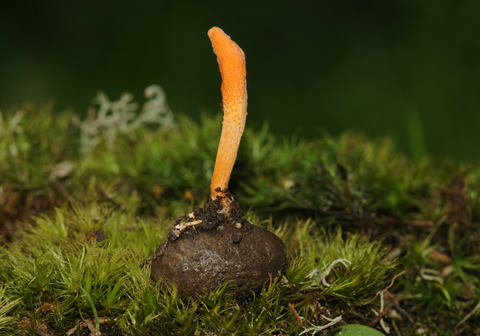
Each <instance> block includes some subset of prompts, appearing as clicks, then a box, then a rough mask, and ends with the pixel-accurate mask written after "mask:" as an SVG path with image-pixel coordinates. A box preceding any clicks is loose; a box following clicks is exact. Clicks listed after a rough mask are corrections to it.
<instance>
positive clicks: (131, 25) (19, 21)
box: [0, 0, 480, 163]
mask: <svg viewBox="0 0 480 336" xmlns="http://www.w3.org/2000/svg"><path fill="white" fill-rule="evenodd" d="M214 25H216V26H219V27H221V28H223V29H224V30H225V32H226V33H227V34H229V35H230V36H231V37H232V38H233V40H235V41H236V42H237V43H238V44H239V45H240V46H241V47H242V48H243V50H244V51H245V53H246V56H247V71H248V84H249V85H248V88H249V119H248V124H249V125H250V126H251V125H254V126H257V127H258V126H259V125H261V124H263V122H265V121H267V122H268V123H269V124H270V125H271V128H272V129H273V131H275V132H276V133H278V134H292V133H294V132H297V133H300V134H301V135H302V136H304V137H312V136H318V134H319V131H320V130H322V129H323V130H326V131H328V132H329V133H331V134H333V135H335V134H338V133H340V132H342V131H343V130H346V129H356V130H361V131H365V132H367V133H368V134H370V135H372V136H381V135H387V136H391V137H393V139H394V140H395V141H397V142H398V144H399V146H400V148H402V149H404V150H405V151H406V152H408V153H410V154H412V153H413V154H414V152H415V151H417V153H421V152H422V138H423V139H424V146H425V148H426V151H427V153H429V154H433V155H434V156H436V157H439V158H444V157H447V158H453V159H456V160H463V161H467V162H476V163H480V154H479V150H478V149H477V148H478V146H477V145H478V143H479V140H480V132H479V127H480V113H479V112H480V111H479V107H480V94H479V89H480V82H479V81H480V1H478V0H465V1H462V0H455V1H454V0H449V1H446V0H432V1H421V0H406V1H386V0H376V1H374V0H372V1H354V0H348V1H347V0H346V1H332V0H330V1H303V2H302V1H297V2H293V1H288V2H287V1H261V0H256V1H251V0H248V1H235V2H233V1H230V2H229V1H194V0H191V1H168V2H167V1H99V0H95V1H93V0H84V1H81V2H80V1H65V0H61V1H60V0H51V1H23V2H22V1H2V4H1V5H0V45H1V52H0V108H2V109H5V108H8V107H12V106H14V105H15V104H19V103H21V102H23V101H27V100H28V101H32V102H35V103H45V102H47V101H48V99H51V98H53V99H54V100H55V102H56V108H57V110H60V109H63V108H65V107H71V108H73V109H74V110H75V111H76V112H78V113H80V114H84V113H85V111H86V109H87V107H88V106H89V104H90V103H91V99H92V98H93V97H94V96H95V95H96V92H97V91H98V90H103V91H104V92H105V93H106V94H107V95H108V96H109V97H110V98H111V99H117V98H118V97H119V95H120V93H121V92H124V91H128V92H132V93H134V94H135V97H136V98H137V99H138V100H139V101H143V97H142V96H141V95H142V91H143V89H144V88H145V87H146V86H148V85H150V84H152V83H157V84H160V85H161V86H162V87H163V88H164V89H165V91H166V93H167V97H168V101H169V104H170V107H171V108H172V110H173V111H175V112H183V113H185V114H188V115H190V116H193V117H195V118H197V117H198V116H199V115H200V113H201V112H202V111H205V110H206V111H210V112H212V113H215V112H218V111H219V105H218V104H219V102H220V100H221V96H220V75H219V72H218V66H217V63H216V58H215V56H214V55H213V52H212V50H211V45H210V42H209V40H208V38H207V35H206V34H207V30H208V29H209V28H210V27H212V26H214ZM408 120H410V124H409V123H408V122H407V121H408ZM407 125H410V130H412V132H411V135H409V132H408V129H409V127H408V126H407ZM409 141H413V143H414V145H413V147H412V145H411V144H410V142H409Z"/></svg>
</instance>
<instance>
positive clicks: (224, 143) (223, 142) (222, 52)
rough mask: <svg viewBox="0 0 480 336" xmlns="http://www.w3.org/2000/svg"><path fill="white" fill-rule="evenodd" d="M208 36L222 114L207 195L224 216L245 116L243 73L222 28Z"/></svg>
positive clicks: (240, 54)
mask: <svg viewBox="0 0 480 336" xmlns="http://www.w3.org/2000/svg"><path fill="white" fill-rule="evenodd" d="M208 37H209V38H210V41H211V42H212V47H213V52H214V53H215V54H216V55H217V62H218V65H219V68H220V74H221V76H222V87H221V89H222V99H223V100H222V106H223V112H224V117H223V122H222V124H223V126H222V135H221V137H220V144H219V145H218V152H217V158H216V160H215V167H214V170H213V176H212V181H211V183H210V195H211V198H212V199H217V198H218V197H220V198H221V199H222V203H223V205H224V209H225V210H224V211H223V212H226V213H228V212H229V210H228V209H229V204H230V203H231V200H230V199H229V198H227V197H225V190H226V189H227V188H228V182H229V180H230V175H231V173H232V170H233V165H234V164H235V159H236V157H237V151H238V147H239V145H240V139H241V137H242V134H243V130H244V128H245V122H246V117H247V71H246V67H245V54H244V53H243V50H242V49H241V48H240V47H239V46H238V44H236V43H235V42H234V41H232V40H231V39H230V36H228V35H227V34H225V33H224V31H223V30H222V29H220V28H218V27H213V28H211V29H210V30H209V31H208ZM218 188H220V189H218ZM218 190H220V191H218Z"/></svg>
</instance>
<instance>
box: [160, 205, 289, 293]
mask: <svg viewBox="0 0 480 336" xmlns="http://www.w3.org/2000/svg"><path fill="white" fill-rule="evenodd" d="M221 206H222V205H221V203H220V202H219V201H218V200H215V201H211V202H210V203H207V204H206V206H205V208H200V207H196V208H195V210H194V211H193V212H192V213H187V214H186V215H184V216H182V217H180V218H178V219H177V220H176V221H175V223H174V225H173V227H172V229H171V231H170V233H169V234H168V236H167V239H166V240H165V242H164V243H163V244H162V245H160V246H159V248H158V249H157V251H156V253H155V255H154V256H153V258H152V259H153V261H152V265H151V277H152V279H153V280H154V281H159V280H160V279H163V280H167V281H169V282H171V283H173V284H175V285H177V287H178V289H179V291H180V292H181V293H182V294H183V295H184V296H185V297H194V296H197V295H202V294H206V293H208V292H210V291H212V290H214V289H215V288H217V287H219V286H221V285H223V284H225V283H227V282H232V284H233V290H234V291H235V296H236V297H237V298H239V299H241V298H246V297H248V296H249V295H250V294H251V292H252V291H253V292H255V291H258V290H260V289H261V288H262V286H263V285H264V284H265V282H266V281H268V280H269V279H270V275H271V276H272V277H273V278H275V277H277V276H278V275H279V274H280V273H281V272H282V271H283V270H284V269H285V267H286V248H285V245H284V244H283V242H282V241H281V239H280V238H278V237H277V236H276V235H275V234H273V233H272V232H270V231H268V230H265V229H262V228H259V227H256V226H254V225H252V224H250V223H249V222H248V221H246V220H242V215H243V212H242V210H241V209H240V207H239V205H238V203H237V202H233V204H232V209H233V211H232V212H231V215H230V216H229V218H226V216H224V215H222V214H220V213H218V212H217V211H218V210H220V209H221ZM269 274H270V275H269Z"/></svg>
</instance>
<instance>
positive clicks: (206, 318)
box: [0, 105, 480, 335]
mask: <svg viewBox="0 0 480 336" xmlns="http://www.w3.org/2000/svg"><path fill="white" fill-rule="evenodd" d="M22 111H23V112H21V113H19V112H16V111H11V112H8V111H6V112H5V111H4V113H3V115H2V122H1V123H0V231H1V233H2V235H3V238H1V240H0V246H1V247H0V334H6V335H8V334H25V335H30V334H31V335H34V334H40V335H65V334H69V331H70V332H71V333H70V334H71V335H87V334H90V332H92V330H96V329H97V328H99V330H100V331H101V332H102V334H104V335H158V334H164V335H170V334H181V335H183V334H192V335H193V334H195V335H231V334H238V335H260V334H265V335H296V334H300V333H303V334H314V333H315V332H317V335H318V334H320V335H321V334H322V332H323V326H326V325H328V324H331V325H332V326H331V327H328V328H325V330H330V329H332V328H333V327H334V326H339V325H341V324H345V323H347V324H350V323H358V324H365V325H368V324H370V325H373V326H374V327H375V328H377V329H378V330H381V331H383V332H385V330H386V329H388V328H390V334H393V335H395V334H397V335H413V334H419V335H459V334H463V335H480V328H479V327H478V325H480V317H479V316H478V309H479V308H480V305H478V303H479V302H480V292H479V289H478V285H479V269H480V241H479V240H480V234H479V229H480V200H479V197H478V192H479V190H480V167H476V166H471V165H466V164H456V163H451V162H435V161H434V160H432V159H429V158H423V159H421V160H411V159H409V158H407V157H406V156H404V155H402V154H401V153H398V152H397V151H396V149H395V147H394V146H393V145H392V143H391V142H390V141H389V140H388V139H378V140H371V139H368V138H366V137H365V136H364V135H362V134H356V133H351V132H346V133H344V134H343V135H341V136H340V137H338V138H335V139H334V138H331V137H329V136H324V137H322V138H321V139H318V140H314V141H303V140H299V139H295V138H292V139H279V138H276V137H274V136H273V135H272V134H271V133H269V131H268V129H267V128H266V127H265V128H263V129H261V130H250V129H248V128H247V130H246V132H245V135H244V138H243V139H242V144H241V148H240V151H239V155H238V159H237V164H236V166H235V169H234V173H233V176H232V180H231V184H230V189H231V191H232V192H233V193H234V195H235V196H236V198H237V200H239V201H240V202H241V204H242V205H243V207H244V209H245V210H248V214H247V217H248V219H249V220H250V221H251V222H252V223H254V224H256V225H259V226H261V227H266V228H268V229H270V230H272V231H274V232H275V233H276V234H277V235H278V236H279V237H280V238H282V240H283V241H284V242H285V243H286V244H287V249H288V262H289V266H288V270H287V272H286V274H285V275H284V276H281V277H275V276H273V277H272V281H271V282H267V283H266V284H265V287H264V289H263V291H262V292H261V293H256V294H255V295H253V297H252V298H251V299H249V300H247V301H244V302H236V301H235V300H233V298H232V297H231V296H230V295H229V294H228V285H227V286H224V287H222V288H219V289H218V290H217V291H216V292H215V293H212V294H211V295H209V296H206V297H203V298H198V299H195V300H190V301H184V300H181V299H180V298H179V297H178V295H177V291H176V289H175V288H168V287H162V286H160V285H156V284H154V283H152V282H151V281H150V279H149V269H148V268H145V269H141V268H140V263H141V262H142V260H143V259H145V258H146V257H148V256H150V255H151V254H152V253H153V252H154V251H155V249H156V248H157V247H158V245H159V244H160V243H161V242H162V241H163V239H165V236H166V234H167V232H168V230H169V229H170V227H171V225H172V224H173V221H174V219H175V218H176V217H177V216H180V215H183V214H184V213H185V212H187V211H191V210H192V209H193V207H194V206H195V205H203V204H204V203H205V202H206V200H207V199H208V191H209V181H210V177H211V174H212V171H213V164H214V158H215V154H216V148H217V145H218V137H219V134H220V127H221V118H220V117H215V118H210V117H203V118H202V120H201V122H200V123H195V122H193V121H192V120H190V119H188V118H186V117H182V116H177V117H176V120H177V125H176V126H171V127H168V128H166V127H158V126H155V127H154V126H151V125H141V126H138V127H135V129H125V128H123V129H122V130H120V129H118V130H115V128H113V132H116V131H118V132H117V133H115V136H114V137H113V140H112V138H110V139H107V140H108V141H107V140H105V139H103V138H101V137H99V138H98V139H96V140H98V141H96V142H95V145H94V146H93V147H92V148H93V149H89V150H88V151H85V150H84V151H82V150H81V149H82V148H81V147H82V140H81V139H82V136H81V134H80V128H79V127H78V120H76V117H75V116H74V115H73V114H72V113H70V112H64V113H60V114H55V115H54V114H53V112H52V108H51V107H48V106H47V107H43V108H39V107H35V106H29V105H26V106H23V107H22ZM110 131H112V129H110ZM99 134H100V133H99ZM96 136H98V134H97V135H96ZM83 143H84V142H83ZM90 144H91V143H90ZM382 310H383V313H382ZM377 314H381V316H380V317H383V318H382V319H380V318H379V317H377ZM332 320H333V322H332ZM334 322H335V323H334ZM333 324H334V325H333ZM75 328H76V329H75Z"/></svg>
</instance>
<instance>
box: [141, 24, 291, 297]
mask: <svg viewBox="0 0 480 336" xmlns="http://www.w3.org/2000/svg"><path fill="white" fill-rule="evenodd" d="M208 36H209V38H210V41H211V42H212V46H213V50H214V52H215V54H216V55H217V61H218V64H219V67H220V73H221V76H222V87H221V89H222V102H223V111H224V118H223V126H222V134H221V137H220V144H219V147H218V152H217V157H216V160H215V167H214V172H213V176H212V180H211V183H210V196H211V199H210V201H209V202H208V203H207V204H206V205H205V207H204V208H200V207H196V208H195V210H194V211H193V212H190V213H187V214H185V215H184V216H182V217H179V218H177V219H176V220H175V223H174V225H173V227H172V229H171V230H170V232H169V234H168V235H167V237H166V239H165V241H164V242H163V243H162V244H161V245H160V246H159V247H158V249H157V251H156V252H155V254H154V255H153V256H152V257H149V258H148V259H147V260H146V261H152V263H151V277H152V279H153V280H154V281H159V280H162V281H168V282H170V283H172V284H174V285H176V286H177V287H178V289H179V291H180V293H182V294H183V296H184V297H187V298H188V297H195V296H201V295H204V294H207V293H209V292H211V291H212V290H214V289H215V288H217V287H219V286H221V285H224V284H226V283H231V284H232V286H231V288H232V290H233V292H234V293H235V296H236V297H237V298H239V299H241V298H246V297H248V296H249V295H250V294H251V292H256V291H259V290H260V289H261V288H262V286H263V285H264V284H265V283H266V282H267V281H268V280H269V279H270V277H271V276H273V277H276V276H278V275H279V274H280V273H281V272H283V271H284V270H285V267H286V264H287V262H286V248H285V245H284V243H283V242H282V241H281V239H280V238H278V237H277V236H276V235H275V234H273V233H272V232H270V231H268V230H265V229H262V228H259V227H256V226H254V225H252V224H250V223H249V222H248V221H247V220H245V219H243V218H242V216H243V211H242V210H241V208H240V205H239V204H238V202H237V201H235V200H234V197H233V195H232V194H231V193H230V192H229V190H228V183H229V180H230V175H231V173H232V170H233V166H234V164H235V160H236V156H237V151H238V147H239V145H240V139H241V137H242V134H243V130H244V128H245V121H246V116H247V83H246V74H247V72H246V67H245V54H244V53H243V51H242V49H241V48H240V47H239V46H238V45H237V44H236V43H235V42H234V41H232V40H231V39H230V37H229V36H228V35H226V34H225V33H224V32H223V30H222V29H220V28H217V27H214V28H212V29H210V30H209V31H208Z"/></svg>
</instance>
